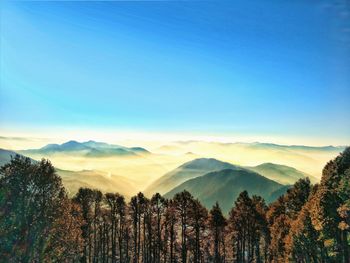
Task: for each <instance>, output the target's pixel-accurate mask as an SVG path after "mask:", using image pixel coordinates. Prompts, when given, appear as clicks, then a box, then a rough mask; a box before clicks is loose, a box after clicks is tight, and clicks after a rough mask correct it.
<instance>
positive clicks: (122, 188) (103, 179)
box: [0, 149, 137, 198]
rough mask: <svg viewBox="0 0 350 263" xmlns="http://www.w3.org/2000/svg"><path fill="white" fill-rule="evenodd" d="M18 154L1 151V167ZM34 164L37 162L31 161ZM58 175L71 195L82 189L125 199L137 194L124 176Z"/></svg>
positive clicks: (88, 172)
mask: <svg viewBox="0 0 350 263" xmlns="http://www.w3.org/2000/svg"><path fill="white" fill-rule="evenodd" d="M16 154H17V153H16V152H14V151H9V150H4V149H0V166H3V165H4V164H6V163H8V162H10V161H11V157H12V156H15V155H16ZM31 160H32V162H37V161H35V160H33V159H31ZM56 172H57V174H58V175H59V176H60V177H61V178H62V182H63V185H64V186H65V188H66V189H67V191H68V193H69V195H71V196H72V195H74V194H75V193H76V192H77V191H78V189H79V188H80V187H89V188H92V189H100V190H101V191H102V192H119V193H121V194H123V195H124V196H125V197H127V198H128V197H130V195H131V194H134V193H136V192H137V190H136V189H135V186H134V185H133V183H132V182H131V181H130V180H128V179H126V178H125V177H123V176H118V175H113V174H108V173H107V172H102V171H96V170H83V171H68V170H61V169H57V168H56Z"/></svg>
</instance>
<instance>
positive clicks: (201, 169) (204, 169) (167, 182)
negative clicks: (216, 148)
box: [144, 158, 239, 196]
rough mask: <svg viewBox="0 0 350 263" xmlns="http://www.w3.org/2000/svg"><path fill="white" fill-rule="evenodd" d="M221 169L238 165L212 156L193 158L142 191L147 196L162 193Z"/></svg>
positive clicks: (235, 167)
mask: <svg viewBox="0 0 350 263" xmlns="http://www.w3.org/2000/svg"><path fill="white" fill-rule="evenodd" d="M223 169H239V167H237V166H234V165H232V164H230V163H225V162H221V161H219V160H216V159H213V158H199V159H195V160H193V161H190V162H187V163H185V164H183V165H181V166H179V167H178V168H176V169H175V170H172V171H170V172H168V173H166V174H165V175H163V176H162V177H160V178H159V179H157V180H156V181H154V182H153V183H152V184H151V185H150V186H148V187H147V188H146V190H145V191H144V192H145V194H146V195H148V196H150V195H152V194H154V193H156V192H158V193H160V194H164V193H166V192H168V191H170V190H171V189H173V188H174V187H176V186H178V185H180V184H181V183H183V182H185V181H187V180H189V179H192V178H195V177H198V176H202V175H204V174H207V173H209V172H214V171H220V170H223Z"/></svg>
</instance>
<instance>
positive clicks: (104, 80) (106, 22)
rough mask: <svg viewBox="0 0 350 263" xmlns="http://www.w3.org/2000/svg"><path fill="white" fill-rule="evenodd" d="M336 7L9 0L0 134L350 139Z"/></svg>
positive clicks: (345, 11)
mask: <svg viewBox="0 0 350 263" xmlns="http://www.w3.org/2000/svg"><path fill="white" fill-rule="evenodd" d="M332 2H334V1H332ZM335 3H336V4H329V2H328V1H272V0H271V1H254V0H252V1H229V2H228V1H206V2H202V1H180V2H174V1H171V2H167V1H155V2H154V1H144V2H143V1H130V2H128V1H120V2H119V1H117V2H81V1H76V2H60V1H59V2H50V1H49V2H30V1H22V2H21V1H16V2H13V1H2V2H1V4H0V5H1V18H0V19H1V20H0V26H1V28H0V29H1V31H0V36H1V39H0V41H1V42H0V44H1V45H0V52H1V53H0V77H1V81H0V133H1V134H2V135H7V136H10V135H13V136H17V135H21V136H22V135H26V134H30V136H34V135H37V134H40V136H45V134H46V135H48V134H51V135H52V134H55V136H58V137H59V136H63V135H64V136H66V137H69V135H70V132H72V134H73V132H74V134H82V133H84V134H85V137H88V136H90V134H94V133H100V134H101V133H103V132H104V131H108V133H109V134H113V133H114V132H115V133H118V132H119V134H120V133H123V134H124V135H123V136H124V137H125V138H127V137H128V135H130V134H153V138H156V137H159V135H160V134H171V136H169V137H171V138H173V137H174V136H175V137H176V135H177V134H178V135H181V136H183V134H186V135H188V138H190V137H191V136H192V137H194V136H197V137H201V138H202V137H205V138H206V137H207V136H209V137H210V136H212V137H213V138H214V137H215V136H216V137H220V136H221V137H225V138H226V137H227V138H231V137H232V138H240V139H244V138H245V139H247V138H253V139H254V140H269V141H271V142H274V141H276V140H277V139H276V138H284V142H289V141H290V143H293V144H295V143H298V142H300V143H306V144H307V142H308V141H309V142H310V144H320V145H328V144H349V142H350V123H349V116H350V106H349V99H350V74H349V72H350V60H349V59H348V58H349V57H350V42H349V41H350V37H349V35H350V26H349V21H350V19H349V9H350V7H349V6H346V5H345V4H342V1H339V2H337V1H335ZM112 136H113V135H112ZM92 139H93V138H92Z"/></svg>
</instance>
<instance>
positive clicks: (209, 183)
mask: <svg viewBox="0 0 350 263" xmlns="http://www.w3.org/2000/svg"><path fill="white" fill-rule="evenodd" d="M282 188H283V189H284V190H286V188H285V187H284V186H283V185H281V184H279V183H276V182H275V181H272V180H270V179H268V178H266V177H264V176H261V175H260V174H258V173H256V172H253V171H251V170H248V169H244V168H241V169H239V168H236V169H235V170H232V169H225V170H220V171H216V172H211V173H207V174H205V175H203V176H199V177H196V178H193V179H190V180H188V181H186V182H184V183H182V184H180V185H179V186H177V187H175V188H174V189H172V190H171V191H170V192H168V193H166V194H165V195H164V197H166V198H173V197H174V196H175V194H177V193H180V192H182V191H184V190H187V191H189V192H190V193H191V194H192V195H193V197H194V198H195V199H198V200H199V201H200V202H201V203H202V204H203V205H204V206H205V207H206V208H208V209H210V208H211V207H212V206H213V205H214V204H215V203H216V202H219V204H220V207H221V209H222V211H223V212H224V214H228V212H229V210H230V209H231V207H232V204H233V202H234V201H235V200H236V199H237V197H238V195H239V194H240V193H241V192H242V191H245V190H246V191H248V193H249V194H251V195H259V196H261V197H263V198H264V199H265V201H266V202H267V203H270V202H272V201H275V200H276V199H275V197H274V196H271V194H272V193H274V192H276V191H278V190H282ZM282 194H283V193H282Z"/></svg>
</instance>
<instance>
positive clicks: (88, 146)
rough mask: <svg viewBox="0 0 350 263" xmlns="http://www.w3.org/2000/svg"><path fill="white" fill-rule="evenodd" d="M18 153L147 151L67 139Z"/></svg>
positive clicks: (126, 153)
mask: <svg viewBox="0 0 350 263" xmlns="http://www.w3.org/2000/svg"><path fill="white" fill-rule="evenodd" d="M19 153H21V154H24V155H45V156H47V155H53V154H59V153H65V154H67V153H69V154H78V155H84V156H86V157H106V156H112V155H118V156H133V155H138V154H147V153H149V152H148V151H147V150H146V149H144V148H142V147H131V148H128V147H124V146H120V145H114V144H108V143H104V142H95V141H92V140H90V141H87V142H77V141H68V142H66V143H63V144H48V145H46V146H44V147H42V148H40V149H29V150H22V151H19Z"/></svg>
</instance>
